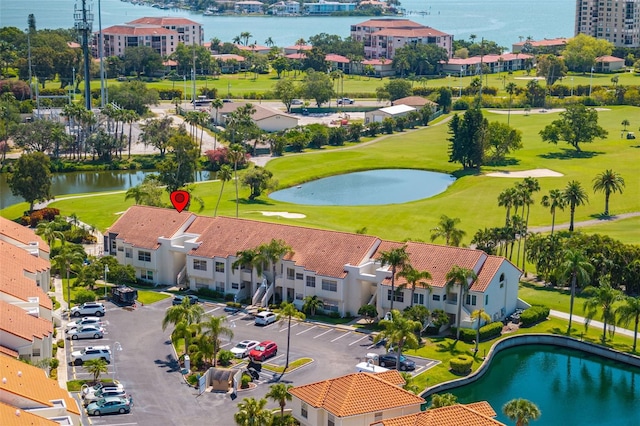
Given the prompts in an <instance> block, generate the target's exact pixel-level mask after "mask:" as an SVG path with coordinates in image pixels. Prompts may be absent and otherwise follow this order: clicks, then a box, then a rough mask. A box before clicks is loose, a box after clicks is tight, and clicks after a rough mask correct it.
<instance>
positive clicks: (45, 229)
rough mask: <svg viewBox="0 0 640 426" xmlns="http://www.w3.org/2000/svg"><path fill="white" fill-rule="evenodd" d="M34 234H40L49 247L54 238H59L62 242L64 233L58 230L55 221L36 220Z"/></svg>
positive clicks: (51, 245)
mask: <svg viewBox="0 0 640 426" xmlns="http://www.w3.org/2000/svg"><path fill="white" fill-rule="evenodd" d="M36 234H38V235H40V236H41V237H42V239H43V240H45V241H46V242H47V244H48V245H49V247H51V248H53V244H54V243H55V241H56V240H60V241H62V243H63V244H64V234H63V233H62V232H61V231H59V230H58V224H57V223H56V222H55V221H42V222H38V225H37V226H36Z"/></svg>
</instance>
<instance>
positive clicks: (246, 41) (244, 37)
mask: <svg viewBox="0 0 640 426" xmlns="http://www.w3.org/2000/svg"><path fill="white" fill-rule="evenodd" d="M251 37H253V36H252V35H251V33H250V32H249V31H243V32H241V33H240V38H241V39H242V44H244V45H245V46H248V45H249V39H250V38H251Z"/></svg>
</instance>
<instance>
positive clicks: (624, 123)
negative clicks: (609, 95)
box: [611, 78, 631, 132]
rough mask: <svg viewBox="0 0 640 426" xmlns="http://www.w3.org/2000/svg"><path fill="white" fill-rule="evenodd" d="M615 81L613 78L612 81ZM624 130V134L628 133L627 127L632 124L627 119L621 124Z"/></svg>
mask: <svg viewBox="0 0 640 426" xmlns="http://www.w3.org/2000/svg"><path fill="white" fill-rule="evenodd" d="M611 80H612V81H613V78H612V79H611ZM620 124H621V125H622V126H623V127H624V128H623V129H622V131H623V132H626V131H627V126H629V125H630V124H631V123H630V122H629V120H627V119H626V118H625V119H624V120H622V122H621V123H620Z"/></svg>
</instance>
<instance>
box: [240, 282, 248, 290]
mask: <svg viewBox="0 0 640 426" xmlns="http://www.w3.org/2000/svg"><path fill="white" fill-rule="evenodd" d="M247 284H249V285H251V283H250V282H249V281H242V282H241V283H240V290H242V289H243V288H245V287H247Z"/></svg>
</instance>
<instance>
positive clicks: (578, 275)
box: [560, 249, 593, 333]
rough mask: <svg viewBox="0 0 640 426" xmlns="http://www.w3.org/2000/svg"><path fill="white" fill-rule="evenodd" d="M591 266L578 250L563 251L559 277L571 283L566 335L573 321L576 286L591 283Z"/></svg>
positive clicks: (569, 331)
mask: <svg viewBox="0 0 640 426" xmlns="http://www.w3.org/2000/svg"><path fill="white" fill-rule="evenodd" d="M592 272H593V265H591V264H590V263H589V262H588V261H587V258H586V257H585V256H584V254H583V253H582V252H581V251H579V250H572V249H566V250H565V251H564V261H563V262H562V264H561V265H560V276H561V277H562V279H563V281H564V282H567V281H569V280H570V281H571V301H570V303H569V328H568V329H567V333H571V320H572V319H573V301H574V298H575V297H576V284H577V283H578V282H579V283H580V284H588V283H589V281H591V278H590V277H591V273H592Z"/></svg>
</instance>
